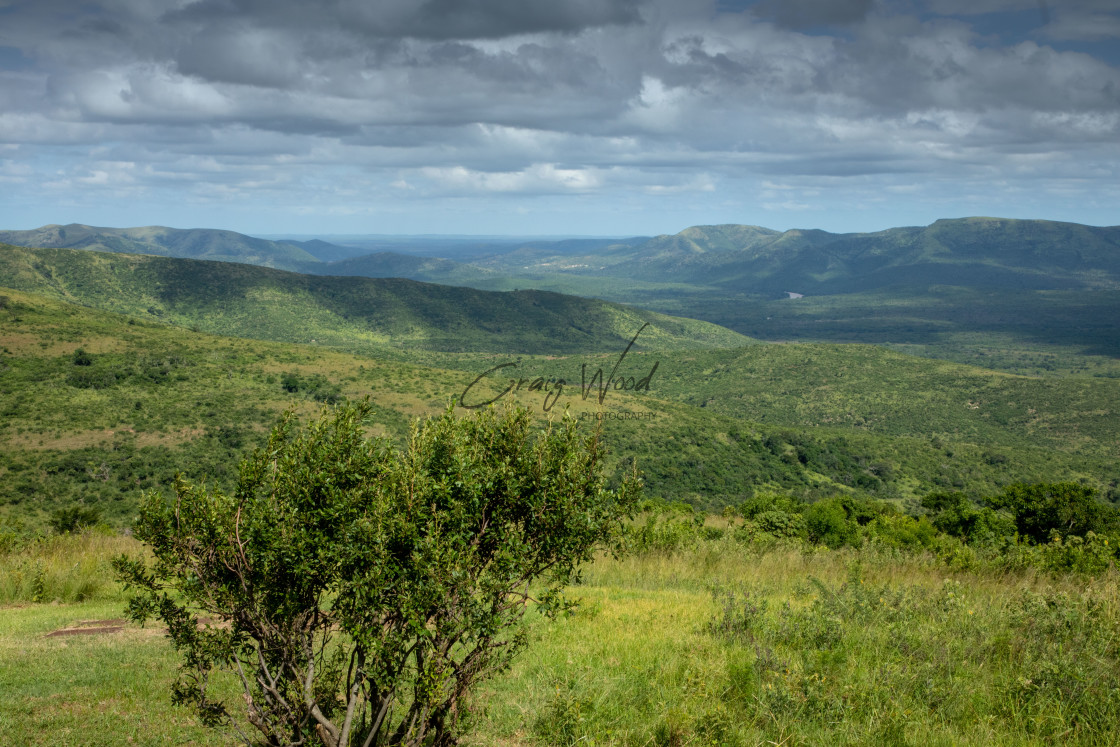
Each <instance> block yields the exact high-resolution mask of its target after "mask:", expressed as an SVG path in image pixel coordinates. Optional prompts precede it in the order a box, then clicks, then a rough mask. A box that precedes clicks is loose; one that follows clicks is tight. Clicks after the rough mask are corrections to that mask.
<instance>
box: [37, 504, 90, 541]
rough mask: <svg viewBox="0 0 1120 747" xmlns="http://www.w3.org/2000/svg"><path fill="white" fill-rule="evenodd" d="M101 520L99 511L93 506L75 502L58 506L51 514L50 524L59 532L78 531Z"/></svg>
mask: <svg viewBox="0 0 1120 747" xmlns="http://www.w3.org/2000/svg"><path fill="white" fill-rule="evenodd" d="M99 521H101V511H100V510H99V509H98V508H96V507H95V506H83V505H81V504H75V505H73V506H67V507H66V508H60V509H57V510H56V511H54V512H53V513H52V514H51V518H50V525H51V528H52V529H54V530H55V531H56V532H58V533H59V534H70V533H72V532H80V531H81V530H83V529H87V528H89V527H92V526H95V525H96V524H97V522H99Z"/></svg>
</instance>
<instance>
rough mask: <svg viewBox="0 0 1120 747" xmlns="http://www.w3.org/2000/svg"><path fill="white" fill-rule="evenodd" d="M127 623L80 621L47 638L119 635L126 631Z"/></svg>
mask: <svg viewBox="0 0 1120 747" xmlns="http://www.w3.org/2000/svg"><path fill="white" fill-rule="evenodd" d="M126 624H127V622H126V621H125V620H120V619H115V620H78V621H77V622H75V623H74V624H72V625H70V626H68V627H65V628H59V629H58V630H55V631H52V632H50V633H47V634H46V636H44V637H45V638H57V637H60V636H67V635H108V634H109V633H118V632H120V631H122V630H124V628H125V625H126Z"/></svg>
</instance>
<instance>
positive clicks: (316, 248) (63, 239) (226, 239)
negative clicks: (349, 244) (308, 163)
mask: <svg viewBox="0 0 1120 747" xmlns="http://www.w3.org/2000/svg"><path fill="white" fill-rule="evenodd" d="M0 243H7V244H15V245H17V246H26V247H52V248H60V249H87V250H91V251H99V252H119V253H124V254H153V255H157V256H161V257H180V258H186V259H208V260H214V261H218V262H241V263H245V264H252V265H262V266H264V267H275V268H279V269H283V270H306V269H307V268H308V267H310V266H314V265H316V264H319V263H320V262H321V261H322V260H320V259H319V257H318V256H316V253H318V254H323V255H325V256H334V255H333V254H332V253H331V251H332V247H331V245H330V244H328V243H327V242H324V241H318V242H308V245H306V246H303V245H301V244H300V243H299V242H292V241H287V242H283V241H268V240H266V239H257V238H253V237H252V236H246V235H245V234H241V233H237V232H236V231H222V230H218V229H212V228H191V229H179V228H166V227H164V226H144V227H142V228H100V227H97V226H85V225H80V224H77V223H71V224H69V225H66V226H58V225H50V226H43V227H42V228H37V229H34V230H31V231H0ZM309 250H311V251H309ZM313 252H314V253H313Z"/></svg>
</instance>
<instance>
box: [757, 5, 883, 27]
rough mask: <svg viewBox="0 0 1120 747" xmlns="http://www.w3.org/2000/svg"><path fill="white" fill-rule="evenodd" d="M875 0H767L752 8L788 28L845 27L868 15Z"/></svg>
mask: <svg viewBox="0 0 1120 747" xmlns="http://www.w3.org/2000/svg"><path fill="white" fill-rule="evenodd" d="M874 7H875V0H763V1H762V2H760V3H758V4H757V5H755V6H754V8H753V9H752V12H753V13H754V14H755V15H757V16H759V17H760V18H765V19H769V20H773V21H774V22H775V23H777V24H778V25H779V26H781V27H783V28H787V29H808V28H813V27H816V26H845V25H849V24H854V23H859V22H860V21H863V20H864V19H865V18H867V15H868V13H870V12H871V10H872V8H874Z"/></svg>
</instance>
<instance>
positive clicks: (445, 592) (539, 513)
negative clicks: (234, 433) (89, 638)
mask: <svg viewBox="0 0 1120 747" xmlns="http://www.w3.org/2000/svg"><path fill="white" fill-rule="evenodd" d="M369 412H370V408H369V405H368V404H361V405H343V406H340V407H338V408H337V409H335V410H333V411H330V412H327V413H325V414H324V415H323V417H322V418H321V419H320V420H319V421H318V422H317V423H315V424H313V425H311V426H309V427H307V428H303V429H301V428H299V427H298V425H297V424H296V422H295V421H294V420H293V419H292V417H291V416H289V417H288V418H286V419H285V420H284V421H283V422H282V423H281V424H280V425H279V426H278V427H277V428H276V429H275V430H274V431H273V433H272V435H271V437H270V439H269V441H268V445H267V447H265V448H263V449H260V450H258V451H257V452H256V454H255V455H254V456H253V457H252V458H250V459H248V460H246V461H245V462H244V463H243V464H242V466H241V476H240V480H239V482H238V485H237V488H236V490H235V491H234V492H233V493H232V494H228V495H227V494H226V493H224V492H221V491H219V490H214V489H208V488H206V487H198V486H193V485H189V484H187V483H186V482H184V481H179V483H178V484H177V486H176V490H175V493H176V495H175V497H174V499H173V500H166V499H164V498H163V497H162V496H160V495H159V494H149V495H148V496H147V497H146V499H145V503H144V505H143V509H142V513H141V518H140V521H139V523H138V525H137V528H136V534H137V536H138V537H139V538H140V539H142V540H144V541H145V542H147V543H148V544H150V545H151V548H152V552H153V554H154V556H155V563H154V565H152V566H150V567H147V566H145V565H144V564H143V563H142V562H140V561H136V560H128V559H125V558H121V559H120V560H119V561H118V563H117V568H118V571H119V572H120V573H121V574H122V575H123V576H124V578H126V579H127V580H128V582H129V583H131V584H132V585H133V586H134V587H136V588H137V589H138V590H139V595H138V596H137V597H136V598H135V600H134V602H133V603H132V604H131V606H130V615H131V617H133V618H134V619H137V620H140V621H143V620H145V619H147V618H148V617H151V616H158V617H159V618H161V619H162V620H163V621H164V622H165V623H166V624H167V626H168V629H169V632H170V636H171V639H172V641H173V643H174V645H175V646H176V648H178V649H179V650H180V651H181V652H182V653H183V655H184V663H183V666H182V675H183V676H182V677H181V679H180V681H179V684H178V685H177V686H176V689H175V692H174V696H175V699H176V700H177V701H179V702H183V703H190V704H193V705H194V706H195V707H196V708H197V709H198V711H199V713H200V714H201V715H202V716H203V717H204V718H205V719H206V720H207V721H209V722H210V723H215V724H217V723H226V724H231V725H236V723H237V722H238V720H237V719H234V718H232V717H233V715H234V712H235V710H237V709H235V708H233V707H232V704H230V703H226V702H222V701H220V700H219V699H217V698H216V697H214V696H212V695H211V693H210V691H209V690H208V689H207V683H208V681H209V677H210V673H211V672H212V670H215V669H227V670H231V671H233V672H234V673H235V674H236V675H237V677H238V678H239V679H240V682H241V685H242V689H243V702H244V703H245V704H247V714H246V715H247V719H248V721H249V723H250V724H251V725H252V726H253V727H255V728H256V729H258V730H259V731H260V732H261V733H262V735H264V737H265V740H266V742H267V744H270V745H295V744H306V743H307V740H312V741H318V742H321V743H322V744H324V745H327V746H328V747H344V746H345V745H351V744H359V745H368V744H371V743H376V744H380V745H446V744H452V743H454V741H455V734H456V727H457V724H458V723H459V721H460V719H461V717H462V716H463V714H464V712H465V710H466V707H467V698H468V695H469V693H470V691H471V688H472V686H473V685H474V684H475V683H477V682H478V681H479V680H480V679H482V678H485V677H486V676H488V675H490V674H492V673H494V672H497V671H499V670H501V669H503V668H504V667H506V666H507V665H508V663H509V662H510V660H511V657H512V656H513V655H514V653H515V652H516V651H518V650H519V649H520V648H522V647H523V646H524V645H525V643H526V637H525V635H524V632H523V630H522V628H521V627H520V621H521V619H522V616H523V614H524V611H525V609H526V605H527V604H528V602H529V601H530V600H531V599H533V598H536V599H537V600H539V601H541V602H542V603H543V606H544V608H545V609H546V611H547V610H556V609H559V608H560V607H561V606H562V603H561V601H560V599H561V597H560V596H559V595H560V592H561V590H562V588H563V586H564V585H565V584H566V583H568V581H569V580H570V579H571V577H572V576H573V574H574V573H576V572H577V569H578V565H579V564H580V563H581V562H583V561H586V560H588V559H589V558H590V557H591V553H592V552H593V550H594V548H595V547H597V546H599V545H601V544H602V543H604V542H606V541H608V540H610V539H611V538H612V537H613V535H614V533H615V532H616V531H617V530H618V529H619V527H620V526H621V520H622V519H623V518H624V517H625V516H626V515H627V514H628V513H629V512H630V510H631V508H632V506H633V505H634V501H635V499H636V497H637V489H638V484H637V481H636V480H635V479H634V478H633V477H631V478H628V479H626V480H624V481H623V483H622V486H621V487H620V488H619V490H618V491H608V490H606V489H605V487H604V479H603V477H602V474H601V470H600V467H601V464H602V458H603V453H604V452H603V446H602V444H601V442H600V440H599V438H598V434H595V435H592V436H589V437H585V436H583V435H581V434H580V433H579V432H578V431H577V429H576V426H575V424H574V421H573V420H571V419H565V421H564V422H563V423H562V424H561V425H557V426H553V427H549V428H547V429H545V430H543V431H538V432H535V433H534V430H535V429H534V426H533V425H532V421H531V419H530V417H529V415H528V413H527V412H526V411H524V410H519V409H507V410H506V411H504V412H503V413H501V414H499V413H496V412H494V411H492V410H491V411H483V412H480V413H478V414H475V415H473V416H471V417H465V418H462V419H460V418H457V417H455V415H454V413H453V412H452V411H451V410H448V411H447V412H445V413H444V414H443V416H442V417H440V418H438V419H433V420H429V421H427V422H425V423H423V424H417V425H416V426H415V427H414V428H413V430H412V433H411V436H410V438H409V441H408V445H407V448H406V449H405V450H404V451H399V450H397V449H395V448H392V447H391V446H390V445H389V443H388V442H385V441H380V440H372V439H369V438H367V437H366V435H365V432H364V428H363V419H364V418H366V417H367V416H368V414H369ZM200 616H206V617H210V618H211V619H212V620H213V621H215V622H218V623H224V624H218V625H211V626H207V627H200V626H199V619H200ZM242 708H245V706H242ZM242 736H243V738H244V739H246V740H248V737H247V736H246V735H242Z"/></svg>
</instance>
